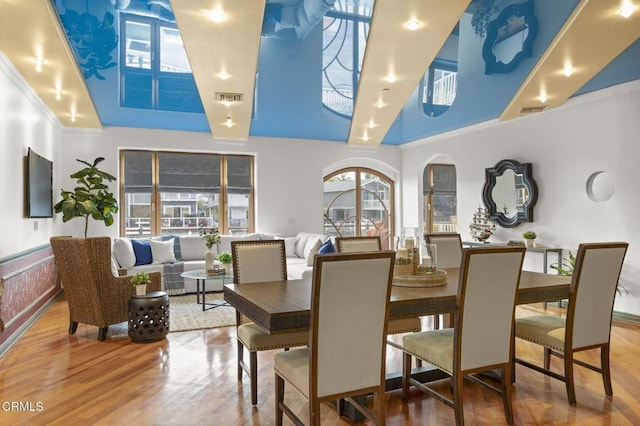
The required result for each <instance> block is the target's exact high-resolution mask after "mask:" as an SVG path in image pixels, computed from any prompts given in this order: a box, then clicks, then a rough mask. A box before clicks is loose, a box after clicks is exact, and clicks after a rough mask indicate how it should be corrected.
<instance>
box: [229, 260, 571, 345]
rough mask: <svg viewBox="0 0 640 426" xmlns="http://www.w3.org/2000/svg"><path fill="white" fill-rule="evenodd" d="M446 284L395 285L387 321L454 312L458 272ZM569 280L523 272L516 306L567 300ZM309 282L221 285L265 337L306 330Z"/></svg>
mask: <svg viewBox="0 0 640 426" xmlns="http://www.w3.org/2000/svg"><path fill="white" fill-rule="evenodd" d="M446 272H447V282H446V283H445V284H444V285H439V286H433V287H404V286H396V285H393V286H392V288H391V297H390V300H389V318H408V317H417V316H426V315H437V314H446V313H451V312H454V311H455V309H456V295H457V292H458V275H459V269H458V268H449V269H446ZM570 283H571V277H570V276H564V275H554V274H545V273H542V272H533V271H522V273H521V276H520V284H519V286H518V291H517V294H516V304H527V303H536V302H549V301H557V300H561V299H566V298H567V297H568V296H569V285H570ZM311 284H312V283H311V278H307V279H293V280H281V281H267V282H260V283H243V284H225V285H224V290H223V291H224V293H223V294H224V300H225V301H227V302H228V303H229V304H230V305H231V306H233V307H234V308H236V310H238V311H239V312H240V313H241V314H243V315H245V316H246V317H247V318H249V319H250V320H251V321H253V322H255V323H256V324H257V325H258V326H260V327H261V328H262V329H264V330H265V331H266V332H267V333H269V334H276V333H286V332H289V331H294V330H299V329H300V328H309V324H310V319H311Z"/></svg>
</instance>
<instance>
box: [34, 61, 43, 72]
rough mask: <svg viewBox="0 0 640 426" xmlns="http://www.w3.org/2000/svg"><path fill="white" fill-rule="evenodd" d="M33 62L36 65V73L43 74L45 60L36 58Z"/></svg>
mask: <svg viewBox="0 0 640 426" xmlns="http://www.w3.org/2000/svg"><path fill="white" fill-rule="evenodd" d="M33 62H35V63H36V72H42V65H44V59H42V58H35V59H34V60H33Z"/></svg>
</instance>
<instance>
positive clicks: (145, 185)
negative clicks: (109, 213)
mask: <svg viewBox="0 0 640 426" xmlns="http://www.w3.org/2000/svg"><path fill="white" fill-rule="evenodd" d="M120 167H121V173H120V176H121V179H120V180H121V188H120V194H121V199H120V206H121V209H120V213H121V214H120V217H121V225H120V226H121V229H120V234H121V235H126V236H143V235H164V234H190V233H198V231H199V229H200V227H206V228H218V230H219V232H220V233H222V234H244V233H248V232H253V205H254V203H253V197H254V192H253V157H250V156H244V155H220V154H193V153H176V152H152V151H122V152H121V154H120Z"/></svg>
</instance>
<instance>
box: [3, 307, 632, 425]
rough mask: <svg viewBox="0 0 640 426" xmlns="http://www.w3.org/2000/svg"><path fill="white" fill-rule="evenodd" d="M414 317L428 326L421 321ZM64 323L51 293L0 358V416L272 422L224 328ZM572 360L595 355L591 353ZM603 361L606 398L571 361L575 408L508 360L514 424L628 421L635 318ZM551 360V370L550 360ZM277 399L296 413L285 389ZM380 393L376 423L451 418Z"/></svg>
mask: <svg viewBox="0 0 640 426" xmlns="http://www.w3.org/2000/svg"><path fill="white" fill-rule="evenodd" d="M223 309H231V308H223ZM554 309H555V310H556V311H557V308H553V307H549V311H554ZM541 310H542V307H541V306H540V305H529V306H526V307H519V308H518V314H528V313H535V312H539V311H541ZM559 312H562V311H559ZM423 321H424V322H425V327H430V324H431V323H430V320H429V319H424V320H423ZM67 327H68V308H67V304H66V301H65V300H64V298H60V299H58V300H57V301H56V302H55V303H54V304H53V305H52V306H51V308H50V309H49V310H48V311H47V312H46V313H45V314H44V315H43V317H42V318H40V319H39V320H38V321H37V322H36V324H35V325H34V326H33V327H31V328H30V329H29V330H28V331H27V333H25V335H24V336H23V337H22V338H21V339H20V340H19V341H18V342H17V343H16V344H15V345H14V346H13V347H12V348H11V349H10V350H9V351H8V352H7V353H6V354H5V356H4V357H3V358H2V359H0V423H1V424H7V425H8V424H11V425H42V424H53V425H56V424H63V425H71V424H82V425H89V424H91V425H96V424H104V425H121V424H142V425H178V424H179V425H196V424H208V425H271V424H273V423H274V398H273V395H274V389H273V387H274V380H273V364H272V355H273V353H269V352H265V353H260V354H259V355H258V365H259V369H260V371H259V392H258V399H259V401H258V402H259V403H258V405H257V406H255V407H253V406H251V403H250V395H249V394H250V391H249V384H248V381H247V379H246V378H245V379H244V380H243V382H241V383H239V382H238V381H237V380H236V366H235V352H236V344H235V329H234V327H225V328H217V329H211V330H199V331H187V332H177V333H170V334H169V336H168V338H167V339H166V340H162V341H159V342H153V343H132V342H130V341H129V338H128V337H127V335H126V325H122V326H117V327H112V328H110V331H109V337H108V339H107V341H106V342H98V341H97V331H98V330H97V328H96V327H89V326H85V325H82V324H81V325H80V326H79V327H78V331H77V333H76V335H74V336H70V335H68V334H67ZM344 350H348V348H344ZM517 354H518V356H520V357H522V358H525V359H529V360H533V361H535V362H539V361H541V357H542V354H541V351H540V349H539V348H538V347H535V346H534V345H530V344H528V343H525V342H518V345H517ZM579 357H580V358H581V359H584V360H589V361H592V362H595V361H596V360H597V359H598V352H596V351H588V352H585V353H583V354H581V355H580V356H579ZM400 359H401V358H400V353H399V351H397V350H396V349H393V348H390V349H389V351H388V367H387V370H388V371H392V370H399V368H400ZM611 364H612V376H613V390H614V396H613V398H608V397H607V396H606V395H605V393H604V389H603V386H602V380H601V377H600V375H598V374H597V373H594V372H592V371H590V370H586V369H583V368H581V367H576V370H575V371H576V383H577V384H576V393H577V399H578V405H577V406H570V405H569V404H568V403H567V399H566V393H565V387H564V384H563V383H561V382H559V381H557V380H554V379H551V378H549V377H546V376H543V375H542V374H539V373H537V372H534V371H531V370H529V369H526V368H524V367H522V366H520V365H518V366H517V367H516V368H517V370H516V374H517V382H516V384H515V392H514V403H513V405H514V411H515V421H516V424H518V425H537V424H545V425H548V424H551V425H560V424H562V425H565V424H570V425H573V424H576V425H577V424H579V425H602V424H611V425H639V424H640V402H639V401H638V395H639V394H640V325H638V324H631V323H625V322H618V321H614V326H613V329H612V354H611ZM554 365H555V366H556V367H557V368H559V367H560V363H559V362H558V360H555V361H554ZM439 386H441V387H442V389H444V390H446V389H447V388H448V386H449V385H448V382H447V381H442V382H440V384H439ZM285 397H286V398H287V400H288V401H295V404H294V406H295V407H296V409H297V410H298V412H299V413H300V415H301V416H302V418H303V419H307V418H308V417H307V413H306V406H305V404H304V403H303V401H302V399H301V398H300V397H299V396H298V395H297V394H296V393H295V392H294V391H290V392H288V393H287V395H286V396H285ZM464 397H465V403H464V404H465V405H464V411H465V420H466V421H467V424H480V425H484V424H486V425H495V424H504V423H505V422H504V414H503V410H502V402H501V399H500V398H499V397H498V396H497V395H495V394H493V393H491V392H488V391H486V390H485V389H483V388H482V387H480V386H478V385H476V384H474V383H468V382H466V383H465V394H464ZM387 400H388V406H387V418H386V422H387V424H388V425H442V424H452V423H453V422H454V417H453V410H452V409H451V408H449V407H447V406H446V405H444V404H442V403H440V402H438V401H436V400H435V399H434V398H431V397H428V396H425V395H422V394H420V393H419V392H417V391H415V390H413V391H412V399H411V401H410V402H409V403H408V404H403V403H402V400H401V397H400V393H399V392H390V393H388V395H387ZM322 418H323V424H326V425H346V424H348V422H346V421H344V420H341V419H339V418H338V417H337V415H336V412H335V410H334V409H333V408H332V407H331V406H329V405H328V404H325V405H324V406H323V412H322ZM285 424H289V423H287V420H285Z"/></svg>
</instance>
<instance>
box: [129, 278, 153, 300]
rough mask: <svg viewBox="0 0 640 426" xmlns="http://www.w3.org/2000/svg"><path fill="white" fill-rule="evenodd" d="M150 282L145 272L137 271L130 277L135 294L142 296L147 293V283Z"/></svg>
mask: <svg viewBox="0 0 640 426" xmlns="http://www.w3.org/2000/svg"><path fill="white" fill-rule="evenodd" d="M150 283H151V278H149V274H148V273H147V272H138V273H136V274H134V275H133V277H132V278H131V284H132V285H133V286H134V287H135V289H136V295H137V296H144V295H145V294H147V284H150Z"/></svg>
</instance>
